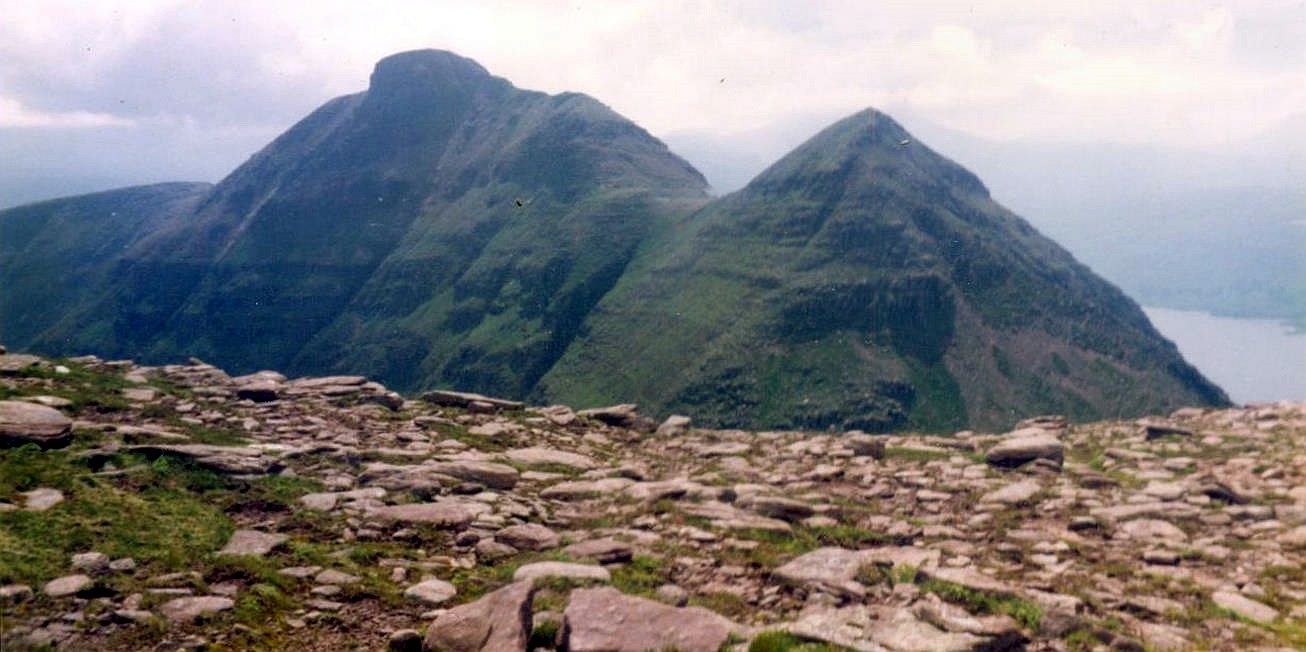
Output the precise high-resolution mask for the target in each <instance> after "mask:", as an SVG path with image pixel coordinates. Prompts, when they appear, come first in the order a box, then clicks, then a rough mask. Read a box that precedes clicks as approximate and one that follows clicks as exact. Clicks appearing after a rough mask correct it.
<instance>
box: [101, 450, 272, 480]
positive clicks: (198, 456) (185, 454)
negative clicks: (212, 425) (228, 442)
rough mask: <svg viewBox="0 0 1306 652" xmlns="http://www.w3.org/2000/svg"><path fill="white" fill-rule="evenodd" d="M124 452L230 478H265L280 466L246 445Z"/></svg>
mask: <svg viewBox="0 0 1306 652" xmlns="http://www.w3.org/2000/svg"><path fill="white" fill-rule="evenodd" d="M126 450H127V451H128V452H132V453H140V454H142V455H145V456H146V457H158V456H160V455H173V456H176V457H182V458H186V459H189V460H193V461H194V462H195V463H196V464H198V465H200V466H202V467H205V468H208V469H212V470H214V471H217V472H219V473H229V474H233V475H266V474H268V473H272V472H274V471H278V470H280V469H281V468H282V466H283V464H282V463H281V461H280V460H279V459H277V458H276V457H275V456H272V455H266V454H265V453H264V451H262V450H260V449H257V448H252V447H246V446H210V445H207V444H177V445H172V444H168V445H164V444H142V445H139V446H130V447H128V448H127V449H126Z"/></svg>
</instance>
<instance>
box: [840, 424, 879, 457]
mask: <svg viewBox="0 0 1306 652" xmlns="http://www.w3.org/2000/svg"><path fill="white" fill-rule="evenodd" d="M843 443H844V445H846V446H847V447H848V448H851V449H852V451H853V455H856V456H858V457H871V458H874V459H877V460H882V459H884V437H876V436H875V435H868V434H866V433H864V432H861V431H857V430H854V431H852V432H850V433H847V434H845V435H844V437H843Z"/></svg>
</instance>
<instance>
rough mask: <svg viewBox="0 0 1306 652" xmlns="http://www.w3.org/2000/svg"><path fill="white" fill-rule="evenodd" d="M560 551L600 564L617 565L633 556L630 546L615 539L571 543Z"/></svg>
mask: <svg viewBox="0 0 1306 652" xmlns="http://www.w3.org/2000/svg"><path fill="white" fill-rule="evenodd" d="M562 551H563V552H564V553H566V554H567V556H569V557H573V558H576V559H593V560H594V561H597V562H599V563H600V564H617V563H623V562H628V561H630V560H631V558H632V557H633V556H634V554H635V553H634V550H633V549H632V548H631V547H630V544H628V543H624V542H622V541H617V540H616V539H590V540H588V541H581V542H579V543H573V544H571V545H569V546H567V547H566V548H563V549H562Z"/></svg>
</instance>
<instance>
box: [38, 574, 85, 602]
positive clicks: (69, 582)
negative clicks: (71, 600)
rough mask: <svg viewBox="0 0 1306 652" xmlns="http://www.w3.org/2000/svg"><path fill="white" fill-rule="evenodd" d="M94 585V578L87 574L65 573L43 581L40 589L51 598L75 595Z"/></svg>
mask: <svg viewBox="0 0 1306 652" xmlns="http://www.w3.org/2000/svg"><path fill="white" fill-rule="evenodd" d="M93 586H95V580H92V579H91V578H90V576H89V575H80V574H79V575H65V576H63V577H58V578H55V579H52V580H50V581H49V582H46V583H45V586H44V587H42V588H41V591H42V592H44V593H45V594H46V595H48V596H50V597H52V598H64V597H68V596H70V595H76V594H78V593H81V592H82V591H85V590H87V589H89V588H91V587H93Z"/></svg>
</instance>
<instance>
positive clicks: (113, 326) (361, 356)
mask: <svg viewBox="0 0 1306 652" xmlns="http://www.w3.org/2000/svg"><path fill="white" fill-rule="evenodd" d="M705 188H706V182H705V181H704V180H703V178H702V176H701V175H700V174H699V173H698V172H697V171H695V170H694V169H693V168H692V167H690V166H689V165H688V164H687V163H685V162H684V161H682V160H680V159H679V158H677V157H676V156H675V155H673V154H671V153H670V152H669V151H668V150H667V149H666V147H665V146H664V145H662V144H661V143H660V142H658V141H657V140H656V139H654V138H653V137H652V136H650V135H649V134H648V133H647V132H645V131H644V130H643V129H641V128H639V127H638V126H636V125H635V124H633V123H631V122H630V121H628V120H626V119H624V118H622V117H621V116H619V115H617V114H616V113H614V112H612V111H611V110H610V109H608V108H607V107H605V106H603V105H602V104H600V103H599V102H597V101H595V100H593V99H591V98H589V97H586V96H584V95H578V94H574V93H565V94H562V95H556V96H551V95H546V94H543V93H537V92H530V91H523V90H519V89H516V88H514V87H513V86H512V85H511V84H509V83H508V82H507V81H505V80H503V79H500V78H497V77H493V76H491V75H490V74H489V73H488V72H486V71H485V69H484V68H482V67H481V66H480V65H478V64H476V63H475V62H473V61H471V60H469V59H464V58H462V57H458V56H455V55H453V54H450V53H447V52H435V51H419V52H408V53H403V54H398V55H395V56H392V57H389V58H387V59H385V60H382V61H381V62H380V63H378V64H377V66H376V69H375V72H374V73H373V75H372V79H371V83H370V86H369V88H368V90H367V92H365V93H359V94H356V95H350V96H346V97H341V98H337V99H335V100H332V101H330V102H328V103H327V104H325V105H324V106H322V107H321V108H320V109H318V110H317V111H315V112H313V113H312V114H311V115H309V116H308V117H307V118H305V119H304V120H302V121H301V122H300V123H298V124H296V125H295V126H294V127H292V128H291V129H290V130H289V131H287V132H286V133H285V134H284V135H282V136H281V137H279V138H277V139H276V140H275V141H274V142H272V143H271V144H270V145H269V146H268V147H266V148H265V149H264V150H262V151H261V152H259V153H258V154H256V155H255V156H253V157H252V158H251V159H250V160H249V161H248V162H246V163H245V164H244V165H242V166H241V167H240V168H238V169H237V170H235V171H234V172H233V173H232V174H231V175H230V176H228V177H227V178H226V179H224V180H223V181H222V182H221V183H219V184H218V185H217V186H216V187H214V188H212V189H211V190H210V191H209V192H208V193H207V194H206V195H205V196H204V197H203V198H202V200H200V201H199V202H197V204H196V205H195V207H194V210H193V211H191V213H190V214H189V215H187V216H186V218H185V219H184V220H180V221H171V222H164V223H162V224H154V223H151V224H148V225H143V226H147V227H148V228H147V229H146V233H144V234H140V237H139V238H138V239H137V240H134V241H133V242H131V243H126V244H127V245H128V246H125V247H120V248H118V253H117V255H115V256H113V257H112V258H109V259H105V260H103V261H97V262H99V263H100V264H101V268H100V269H99V270H98V272H99V273H98V274H96V275H95V276H94V277H93V279H101V278H102V279H104V282H103V283H98V284H97V283H88V284H85V285H84V287H86V289H87V292H86V296H85V297H84V298H85V299H87V300H93V299H95V298H97V297H102V298H103V299H102V300H101V301H98V302H92V303H91V304H90V305H87V306H86V307H85V308H83V306H84V305H86V302H85V301H81V302H79V301H71V302H65V303H64V305H66V306H68V309H67V310H64V311H58V310H54V309H47V310H45V311H44V312H45V314H46V315H49V316H55V315H58V316H59V317H62V316H63V315H62V314H60V313H75V314H77V315H80V318H79V319H76V320H70V319H64V320H56V319H52V318H46V319H39V320H38V319H31V320H29V319H27V315H20V314H19V312H18V311H10V310H6V311H5V314H4V316H3V317H0V333H3V335H4V337H5V338H6V339H7V340H8V341H10V342H11V343H13V344H21V345H30V346H32V347H35V348H38V349H40V350H46V351H64V352H67V351H97V352H102V353H107V354H112V355H123V356H135V357H139V358H141V359H144V360H168V359H175V358H178V357H184V356H187V355H198V356H202V357H205V358H209V359H214V360H220V361H223V362H225V363H227V364H230V365H232V366H233V367H234V368H236V369H241V370H245V371H248V370H253V369H256V368H261V367H285V368H288V369H292V370H307V369H335V368H339V369H346V368H354V369H364V370H366V371H367V372H369V373H373V374H376V375H379V376H381V377H384V378H387V379H388V380H389V381H390V382H392V383H395V384H397V385H399V386H402V387H408V388H413V387H417V386H421V385H423V384H431V383H434V382H442V383H454V384H457V385H461V386H469V387H475V388H479V389H483V390H486V391H494V392H499V393H507V394H521V393H523V392H525V391H526V390H527V389H528V388H529V387H530V386H531V385H532V384H533V381H534V379H535V378H537V377H538V376H539V375H541V374H542V373H543V371H544V370H547V369H548V368H549V367H550V366H551V364H552V362H553V360H554V359H556V358H557V356H559V355H561V353H562V350H563V349H565V348H566V346H567V345H568V343H569V341H570V339H571V338H572V337H573V336H574V334H575V332H576V331H577V329H578V328H579V325H580V321H581V320H582V319H583V318H584V316H585V315H586V314H587V312H588V310H589V308H590V307H591V306H592V305H593V304H594V303H595V302H596V301H597V300H598V298H599V297H601V296H602V294H603V293H604V292H605V291H606V290H607V289H608V287H610V286H611V284H612V283H613V282H614V281H615V280H616V278H617V277H618V276H619V275H620V274H621V272H622V270H623V268H624V266H625V264H626V262H627V261H628V260H629V259H630V258H631V257H632V256H633V254H634V251H635V249H636V247H637V246H638V245H639V244H640V242H642V240H643V239H644V238H645V236H646V235H647V233H649V231H650V230H651V229H652V228H654V226H655V225H656V224H657V223H659V222H660V221H661V220H663V219H664V216H665V214H666V213H669V212H674V211H682V210H686V209H687V208H692V207H693V206H695V205H696V202H701V201H703V200H705V198H706V194H705ZM84 203H85V201H84V200H80V199H75V200H65V201H63V202H58V201H56V202H51V203H47V204H42V205H40V206H38V207H30V208H24V209H17V210H14V211H8V212H5V213H4V214H3V217H0V220H2V221H3V223H4V224H5V225H6V226H5V227H4V228H6V229H9V228H15V229H33V228H36V226H35V223H36V222H41V221H48V220H47V219H46V218H44V217H42V216H41V215H40V214H42V213H52V212H60V211H72V212H76V211H77V210H78V208H79V207H81V206H82V205H83V204H84ZM87 219H91V218H90V216H87ZM63 224H65V222H60V223H51V224H49V226H47V227H46V228H49V229H59V228H60V227H61V226H62V225H63ZM132 226H133V225H131V224H123V225H114V226H113V227H111V228H115V229H127V230H130V229H131V228H132ZM106 228H110V227H109V226H108V225H106ZM46 253H53V252H46V251H42V250H33V251H30V252H28V255H21V254H17V253H16V254H15V255H14V256H13V257H7V258H6V261H7V262H6V264H5V265H4V268H3V269H4V278H5V279H6V280H8V279H10V278H15V277H27V278H32V279H34V280H37V279H41V278H44V277H45V276H46V274H40V275H37V274H32V273H30V272H29V271H27V269H26V265H27V264H28V262H29V260H33V259H42V258H43V256H44V255H45V254H46ZM46 260H49V262H50V263H51V264H58V260H57V259H56V258H49V259H46ZM52 271H53V270H52ZM34 292H36V293H37V294H39V289H34ZM76 298H83V297H76ZM70 299H74V297H70ZM9 300H10V301H11V302H12V303H13V304H14V305H16V306H29V305H36V304H38V303H39V300H40V298H39V297H36V296H32V295H31V294H26V293H15V294H14V295H12V296H11V297H10V299H9ZM42 305H44V304H42ZM38 324H39V326H38ZM38 329H39V330H38Z"/></svg>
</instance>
